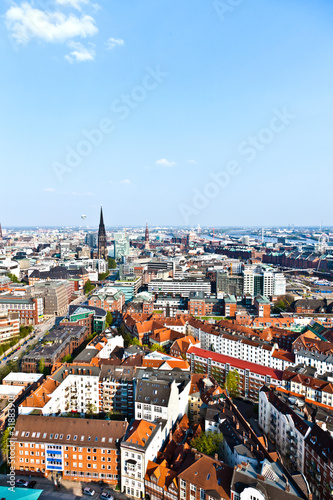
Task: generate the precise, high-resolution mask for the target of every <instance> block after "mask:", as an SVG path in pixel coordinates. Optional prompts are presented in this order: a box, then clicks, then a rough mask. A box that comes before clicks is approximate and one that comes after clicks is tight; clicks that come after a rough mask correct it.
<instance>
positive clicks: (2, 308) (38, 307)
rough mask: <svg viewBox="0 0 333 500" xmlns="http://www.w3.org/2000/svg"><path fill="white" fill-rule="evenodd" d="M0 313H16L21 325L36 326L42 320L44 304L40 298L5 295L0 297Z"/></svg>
mask: <svg viewBox="0 0 333 500" xmlns="http://www.w3.org/2000/svg"><path fill="white" fill-rule="evenodd" d="M0 312H1V313H5V312H8V313H17V314H18V315H19V319H20V324H21V325H38V324H39V323H41V322H42V321H43V318H44V302H43V299H42V298H30V297H28V296H27V295H25V296H16V295H13V294H8V295H7V294H5V295H1V296H0Z"/></svg>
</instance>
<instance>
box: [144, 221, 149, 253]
mask: <svg viewBox="0 0 333 500" xmlns="http://www.w3.org/2000/svg"><path fill="white" fill-rule="evenodd" d="M145 248H149V229H148V222H146V232H145Z"/></svg>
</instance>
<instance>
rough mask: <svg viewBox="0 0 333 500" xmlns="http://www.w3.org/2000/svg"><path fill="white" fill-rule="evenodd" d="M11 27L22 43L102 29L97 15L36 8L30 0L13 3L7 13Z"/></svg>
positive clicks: (55, 39) (63, 39) (53, 40)
mask: <svg viewBox="0 0 333 500" xmlns="http://www.w3.org/2000/svg"><path fill="white" fill-rule="evenodd" d="M4 17H5V22H6V26H7V29H8V30H9V32H10V33H11V35H12V37H13V39H14V40H15V41H16V42H17V43H19V44H25V43H28V42H29V41H30V40H32V39H37V40H43V41H45V42H50V43H63V42H66V41H68V40H71V39H72V38H74V37H81V38H87V37H90V36H94V35H96V34H97V33H98V28H97V26H96V24H95V20H94V18H93V17H91V16H88V15H82V16H81V17H78V16H76V15H74V14H69V15H65V14H63V13H62V12H59V11H56V12H46V11H42V10H40V9H35V8H33V7H32V5H31V4H29V3H28V2H22V3H21V4H20V5H13V6H12V7H10V8H9V9H8V11H7V12H6V14H5V16H4Z"/></svg>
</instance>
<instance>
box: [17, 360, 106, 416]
mask: <svg viewBox="0 0 333 500" xmlns="http://www.w3.org/2000/svg"><path fill="white" fill-rule="evenodd" d="M99 378H100V369H99V367H98V366H87V365H73V364H71V365H67V364H66V363H64V364H62V365H61V366H60V368H58V370H56V371H55V372H54V373H53V374H52V375H51V376H50V377H48V378H47V380H46V381H45V382H44V383H43V384H42V385H41V386H40V387H38V388H37V389H36V390H35V391H34V392H33V393H32V394H31V395H30V396H28V397H27V398H26V399H25V400H24V401H23V403H22V404H21V405H20V407H19V414H20V415H28V414H31V413H32V412H34V411H39V412H41V413H42V414H43V415H45V416H54V415H58V414H65V413H70V412H75V413H79V414H81V415H83V414H86V413H98V412H99V411H100V409H101V407H100V388H99Z"/></svg>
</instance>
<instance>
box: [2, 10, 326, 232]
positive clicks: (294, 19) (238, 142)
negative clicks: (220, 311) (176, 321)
mask: <svg viewBox="0 0 333 500" xmlns="http://www.w3.org/2000/svg"><path fill="white" fill-rule="evenodd" d="M237 3H238V5H237V6H236V5H235V4H237ZM1 6H2V10H1V18H0V21H1V22H0V29H1V31H0V44H1V45H0V57H1V59H2V60H1V66H2V71H1V76H0V103H1V113H0V127H1V139H0V145H1V149H0V172H1V177H0V185H1V197H0V204H1V206H0V221H1V222H2V224H3V226H10V225H21V226H22V225H76V224H77V225H78V224H80V221H81V219H80V215H81V214H86V215H87V219H86V223H87V224H90V225H94V224H96V223H97V222H98V217H99V206H100V205H101V204H103V207H104V212H105V222H106V224H107V225H140V224H144V223H145V221H146V220H148V221H149V224H150V225H155V224H160V225H184V224H187V225H190V226H194V225H197V224H198V223H200V225H202V226H203V225H211V226H226V225H241V226H244V225H286V224H289V223H290V224H295V225H319V224H320V223H321V222H322V223H323V224H324V225H333V219H332V207H331V198H332V195H331V185H332V180H333V173H332V146H331V145H332V116H333V113H332V111H333V65H332V60H333V28H332V26H333V5H332V3H331V2H328V1H322V0H316V1H314V0H313V1H310V0H302V1H301V0H288V1H281V0H270V1H269V2H267V1H261V0H252V1H249V0H243V1H241V0H239V1H238V2H236V1H235V0H225V1H224V0H216V1H214V0H213V1H211V0H205V1H202V0H140V1H136V2H134V1H133V0H132V1H131V2H130V1H125V0H96V1H95V0H36V1H34V2H33V1H32V0H26V1H24V2H21V1H17V2H11V1H10V0H4V1H3V2H1ZM216 179H218V180H216Z"/></svg>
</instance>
